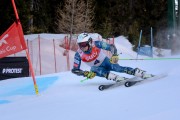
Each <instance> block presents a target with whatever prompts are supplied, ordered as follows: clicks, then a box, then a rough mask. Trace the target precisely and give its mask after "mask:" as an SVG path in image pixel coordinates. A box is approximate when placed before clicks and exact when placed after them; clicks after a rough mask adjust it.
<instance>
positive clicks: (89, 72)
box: [84, 71, 96, 79]
mask: <svg viewBox="0 0 180 120" xmlns="http://www.w3.org/2000/svg"><path fill="white" fill-rule="evenodd" d="M95 76H96V73H95V72H92V71H84V77H87V78H89V79H92V78H94V77H95Z"/></svg>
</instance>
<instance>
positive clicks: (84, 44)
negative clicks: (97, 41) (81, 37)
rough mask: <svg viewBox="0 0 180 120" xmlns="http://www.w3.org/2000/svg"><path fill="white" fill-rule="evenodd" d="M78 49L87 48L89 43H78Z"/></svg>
mask: <svg viewBox="0 0 180 120" xmlns="http://www.w3.org/2000/svg"><path fill="white" fill-rule="evenodd" d="M78 45H79V47H80V48H84V47H87V46H88V45H89V42H82V43H78Z"/></svg>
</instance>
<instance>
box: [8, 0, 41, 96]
mask: <svg viewBox="0 0 180 120" xmlns="http://www.w3.org/2000/svg"><path fill="white" fill-rule="evenodd" d="M11 1H12V5H13V8H14V12H15V15H16V20H17V23H16V24H17V26H18V35H19V38H20V42H21V45H22V47H23V49H25V51H26V55H27V58H28V63H29V67H30V71H31V75H32V78H33V82H34V88H35V92H36V94H38V86H37V84H36V79H35V74H34V71H33V66H32V63H31V59H30V55H29V53H28V50H27V46H26V43H25V40H24V33H23V30H22V26H21V23H20V20H19V16H18V12H17V9H16V5H15V2H14V0H11Z"/></svg>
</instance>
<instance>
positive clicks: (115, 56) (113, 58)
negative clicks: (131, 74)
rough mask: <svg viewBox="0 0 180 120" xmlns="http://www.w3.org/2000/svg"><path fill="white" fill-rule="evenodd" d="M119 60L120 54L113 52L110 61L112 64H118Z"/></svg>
mask: <svg viewBox="0 0 180 120" xmlns="http://www.w3.org/2000/svg"><path fill="white" fill-rule="evenodd" d="M118 61H119V56H118V55H117V54H113V55H112V57H111V58H110V62H111V63H112V64H117V63H118Z"/></svg>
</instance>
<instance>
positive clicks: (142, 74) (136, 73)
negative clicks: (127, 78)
mask: <svg viewBox="0 0 180 120" xmlns="http://www.w3.org/2000/svg"><path fill="white" fill-rule="evenodd" d="M134 76H137V77H141V78H142V79H147V78H151V77H154V75H152V74H147V73H146V71H144V70H141V69H139V68H135V69H134Z"/></svg>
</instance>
